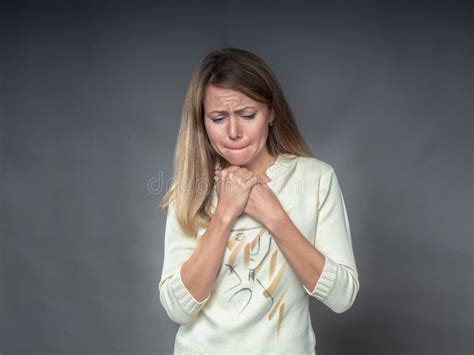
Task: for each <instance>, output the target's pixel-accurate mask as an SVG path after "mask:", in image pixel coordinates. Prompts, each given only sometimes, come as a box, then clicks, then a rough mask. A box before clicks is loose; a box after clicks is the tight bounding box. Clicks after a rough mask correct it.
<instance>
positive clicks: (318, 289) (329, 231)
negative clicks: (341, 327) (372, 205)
mask: <svg viewBox="0 0 474 355" xmlns="http://www.w3.org/2000/svg"><path fill="white" fill-rule="evenodd" d="M317 210H318V219H317V221H318V222H317V227H316V237H315V247H316V249H318V250H319V251H320V252H321V253H322V254H323V255H324V256H325V259H326V260H325V265H324V269H323V271H322V273H321V275H320V277H319V279H318V282H317V283H316V286H315V287H314V289H313V290H312V291H309V290H308V289H307V288H306V287H305V286H304V285H303V287H304V289H305V290H306V292H307V293H308V294H309V295H310V296H312V297H314V298H316V299H317V300H319V301H321V302H322V303H323V304H325V305H326V306H327V307H329V308H330V309H331V310H332V311H334V312H336V313H343V312H345V311H347V310H348V309H349V308H350V307H351V306H352V304H353V303H354V300H355V298H356V296H357V293H358V291H359V276H358V272H357V267H356V263H355V259H354V253H353V250H352V241H351V231H350V225H349V220H348V217H347V211H346V206H345V203H344V198H343V196H342V191H341V188H340V186H339V182H338V179H337V176H336V174H335V172H334V169H333V168H332V167H331V166H328V169H327V171H325V172H323V173H322V175H321V179H320V184H319V199H318V207H317Z"/></svg>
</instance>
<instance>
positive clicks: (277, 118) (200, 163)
mask: <svg viewBox="0 0 474 355" xmlns="http://www.w3.org/2000/svg"><path fill="white" fill-rule="evenodd" d="M208 84H212V85H215V86H219V87H222V88H227V89H232V90H236V91H240V92H242V93H243V94H245V95H246V96H248V97H250V98H251V99H253V100H255V101H258V102H261V103H266V104H268V105H269V107H270V108H272V109H273V113H274V121H273V126H272V127H271V128H270V129H269V133H268V139H267V148H268V151H269V153H270V154H271V155H272V156H275V155H277V154H282V153H289V154H295V155H297V156H306V157H314V155H313V153H312V152H311V150H310V148H309V147H308V146H307V145H306V143H305V142H304V139H303V136H302V135H301V133H300V132H299V130H298V127H297V126H296V123H295V120H294V117H293V113H292V111H291V109H290V107H289V105H288V103H287V101H286V99H285V96H284V94H283V91H282V89H281V87H280V84H279V82H278V80H277V78H276V77H275V75H274V74H273V72H272V71H271V69H270V68H269V67H268V65H267V64H266V63H265V62H264V61H263V60H262V59H260V58H259V57H258V56H256V55H255V54H253V53H251V52H248V51H246V50H242V49H237V48H222V49H220V50H216V51H213V52H210V53H208V54H207V55H206V56H204V57H203V58H202V59H201V60H200V62H199V65H198V67H197V68H196V70H195V71H194V73H193V75H192V79H191V82H190V84H189V87H188V90H187V93H186V98H185V101H184V106H183V110H182V116H181V125H180V128H179V133H178V139H177V141H176V147H175V153H174V166H173V168H174V174H173V181H172V184H171V187H170V188H169V190H168V191H167V192H166V193H165V195H164V196H163V198H162V199H161V201H160V203H159V205H158V206H159V207H161V208H162V209H163V210H164V212H165V213H166V214H167V213H168V208H169V206H170V204H173V210H174V212H175V215H176V218H177V220H178V223H179V224H180V226H181V229H182V230H183V232H184V233H185V234H187V235H190V236H196V233H197V230H198V228H201V227H202V228H205V227H207V226H208V224H209V222H210V220H211V218H212V216H211V213H210V207H211V192H212V189H213V185H214V167H215V164H216V163H219V164H221V165H222V166H224V165H225V161H224V160H223V159H222V158H221V156H220V155H218V154H217V153H216V152H215V151H214V149H213V148H212V146H211V143H210V141H209V138H208V136H207V132H206V128H205V126H204V105H203V102H204V90H205V88H206V86H207V85H208Z"/></svg>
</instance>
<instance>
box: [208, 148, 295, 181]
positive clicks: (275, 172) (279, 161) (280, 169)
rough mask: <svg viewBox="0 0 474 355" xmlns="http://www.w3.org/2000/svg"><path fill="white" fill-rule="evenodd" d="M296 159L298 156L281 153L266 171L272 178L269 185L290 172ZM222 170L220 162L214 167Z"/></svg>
mask: <svg viewBox="0 0 474 355" xmlns="http://www.w3.org/2000/svg"><path fill="white" fill-rule="evenodd" d="M296 157H297V156H296V155H294V154H290V153H279V154H278V156H277V158H276V159H275V161H273V162H271V163H270V164H269V165H268V166H267V169H266V170H265V174H266V175H267V176H268V177H269V178H270V181H269V182H268V183H271V182H272V181H273V180H274V179H275V178H277V177H278V176H280V175H282V174H283V173H284V172H285V171H286V170H288V168H289V167H290V165H291V164H292V161H293V159H294V158H296ZM220 168H221V165H220V164H219V162H216V164H215V165H214V170H217V169H220Z"/></svg>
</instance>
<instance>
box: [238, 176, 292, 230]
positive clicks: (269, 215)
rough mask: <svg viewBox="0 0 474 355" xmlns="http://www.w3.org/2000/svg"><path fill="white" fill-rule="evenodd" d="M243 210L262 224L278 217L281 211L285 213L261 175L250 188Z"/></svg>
mask: <svg viewBox="0 0 474 355" xmlns="http://www.w3.org/2000/svg"><path fill="white" fill-rule="evenodd" d="M244 212H245V213H246V214H247V215H249V216H250V217H252V218H254V219H256V220H257V221H259V222H260V223H261V224H263V225H264V226H267V225H268V224H269V223H270V222H271V221H273V220H276V219H278V218H280V217H279V216H281V215H282V213H286V212H285V211H284V209H283V207H282V206H281V204H280V201H279V200H278V198H277V197H276V195H275V193H274V192H273V191H272V190H271V189H270V188H269V187H268V185H267V183H266V182H265V181H264V180H263V178H261V177H259V180H258V183H257V184H255V185H254V186H253V187H252V189H251V190H250V194H249V198H248V201H247V205H246V206H245V210H244Z"/></svg>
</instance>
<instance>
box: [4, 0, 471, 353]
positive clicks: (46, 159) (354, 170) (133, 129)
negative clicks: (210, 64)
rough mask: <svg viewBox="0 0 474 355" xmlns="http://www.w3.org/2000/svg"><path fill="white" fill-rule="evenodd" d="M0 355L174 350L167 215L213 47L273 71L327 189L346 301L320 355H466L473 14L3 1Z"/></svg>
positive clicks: (345, 5) (422, 7)
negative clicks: (168, 308)
mask: <svg viewBox="0 0 474 355" xmlns="http://www.w3.org/2000/svg"><path fill="white" fill-rule="evenodd" d="M0 6H1V10H0V29H1V49H0V60H1V72H0V74H1V77H0V78H1V82H0V90H1V91H0V95H1V96H0V100H1V106H0V115H1V126H0V129H1V131H0V133H1V134H0V143H1V144H0V164H1V165H0V174H1V175H0V176H1V184H0V203H1V205H0V208H1V210H0V212H1V214H0V216H1V217H0V218H1V219H0V233H1V240H0V243H1V244H0V353H1V354H2V355H14V354H54V355H59V354H67V355H76V354H78V355H79V354H90V355H96V354H120V355H122V354H130V355H142V354H143V355H145V354H169V353H171V351H172V347H173V342H174V336H175V334H176V331H177V329H178V325H177V324H175V323H173V322H172V321H170V320H169V319H168V317H167V315H166V313H165V311H164V309H163V308H162V307H161V304H160V302H159V294H158V281H159V279H160V276H161V268H162V260H163V237H164V231H165V217H164V215H163V213H162V212H161V211H160V210H158V209H156V208H154V207H153V205H154V204H156V203H157V202H158V201H159V199H160V198H161V196H162V195H163V193H164V189H165V187H166V182H167V181H169V179H170V177H171V173H172V158H173V149H174V144H175V140H176V137H177V133H178V127H179V120H180V113H181V107H182V103H183V99H184V96H185V92H186V88H187V85H188V83H189V80H190V78H191V74H192V71H193V70H194V68H195V66H196V65H197V62H198V60H199V59H200V58H201V57H202V56H203V55H205V54H206V53H207V52H208V51H210V50H213V49H217V48H220V47H225V46H234V47H238V48H244V49H248V50H251V51H254V52H255V53H257V54H258V55H260V56H261V57H262V58H263V59H264V60H266V61H267V62H268V64H269V65H270V66H271V67H272V68H273V70H274V71H275V73H276V75H277V76H278V78H279V80H280V82H281V84H282V86H283V89H284V91H285V93H286V95H287V98H288V100H289V102H290V105H291V107H292V109H293V111H294V113H295V116H296V119H297V123H298V125H299V127H300V129H301V131H302V132H303V134H304V136H305V139H306V141H307V143H308V144H309V145H310V146H311V148H312V149H313V151H314V152H315V154H316V155H317V156H318V157H319V158H320V159H322V160H324V161H326V162H328V163H330V164H331V165H332V166H333V167H334V169H335V171H336V173H337V174H338V178H339V180H340V184H341V188H342V190H343V193H344V197H345V201H346V204H347V208H348V214H349V220H350V223H351V230H352V238H353V245H354V253H355V256H356V261H357V266H358V270H359V274H360V284H361V288H360V292H359V294H358V298H357V300H356V302H355V304H354V305H353V307H352V308H351V309H350V310H349V311H347V312H346V313H343V314H335V313H333V312H332V311H330V310H329V309H328V308H326V307H325V306H324V305H322V304H321V303H319V302H317V301H316V300H312V301H311V314H312V321H313V327H314V329H315V332H316V337H317V350H318V354H319V353H320V354H323V355H332V354H365V355H367V354H374V355H378V354H448V355H452V354H472V352H473V351H474V347H473V341H472V331H473V321H472V318H473V317H472V305H473V304H472V303H473V302H472V300H473V299H474V297H473V286H472V284H473V273H472V269H473V265H472V252H473V248H472V246H473V244H472V236H473V235H472V198H473V195H472V148H473V147H472V123H471V119H472V106H471V105H472V103H471V102H472V66H471V65H472V62H471V61H472V42H471V41H472V25H471V24H472V13H471V11H472V8H471V5H469V3H468V2H465V3H464V2H455V1H454V2H453V1H451V2H446V3H445V4H442V3H437V2H425V3H415V2H400V1H388V2H387V1H385V2H367V1H359V2H355V1H347V2H337V3H330V2H327V3H321V2H309V1H308V2H301V1H292V2H291V4H290V3H289V2H286V3H284V2H281V3H278V2H273V1H263V2H259V3H254V2H251V1H237V2H234V1H214V2H198V1H192V2H186V3H185V2H182V3H179V4H174V3H172V2H171V1H167V2H152V1H147V2H144V1H142V2H135V1H133V2H132V1H130V2H128V3H126V2H114V1H97V2H92V1H42V2H41V1H31V2H26V1H21V2H12V1H10V2H9V1H3V2H2V5H0Z"/></svg>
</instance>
